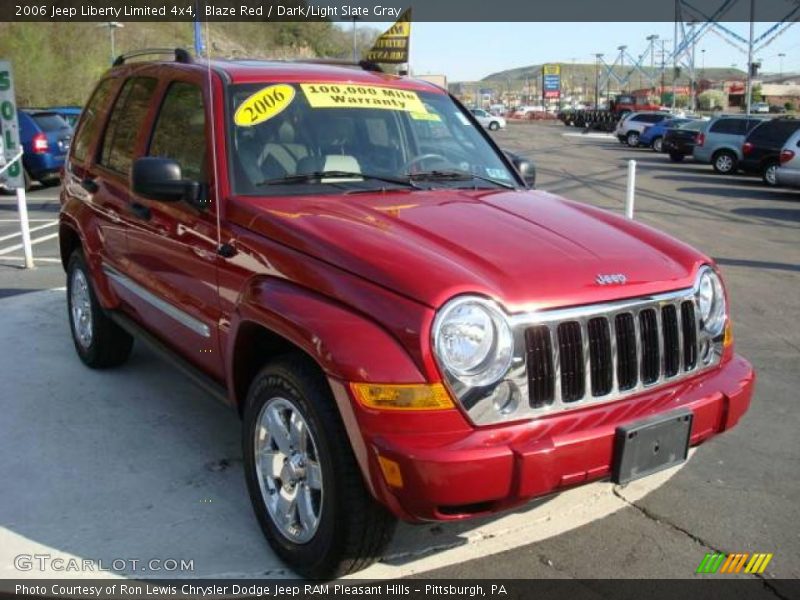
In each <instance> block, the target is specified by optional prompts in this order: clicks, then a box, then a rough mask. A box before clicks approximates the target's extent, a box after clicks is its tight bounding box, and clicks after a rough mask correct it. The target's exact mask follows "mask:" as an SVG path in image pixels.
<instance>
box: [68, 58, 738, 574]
mask: <svg viewBox="0 0 800 600" xmlns="http://www.w3.org/2000/svg"><path fill="white" fill-rule="evenodd" d="M135 54H136V55H143V54H144V52H139V53H135ZM131 58H133V55H126V56H122V57H120V58H119V59H118V60H117V62H116V63H115V66H114V67H113V68H112V69H111V70H110V71H109V72H108V73H107V74H106V75H105V76H104V77H103V78H102V80H101V81H100V82H99V84H98V85H97V88H96V90H95V91H94V93H93V95H92V96H91V99H90V100H89V102H88V104H87V106H86V109H85V110H84V111H83V113H82V116H81V119H80V123H79V125H78V128H77V134H76V136H75V139H74V143H73V144H72V148H71V150H70V154H69V158H68V162H67V165H66V167H65V172H64V180H63V188H62V192H61V203H62V207H61V214H60V246H61V256H62V260H63V264H64V268H65V269H66V272H67V300H68V309H69V319H70V324H71V330H72V335H73V338H74V342H75V348H76V350H77V353H78V355H79V356H80V358H81V360H82V361H83V362H84V363H86V365H88V366H89V367H92V368H105V367H113V366H117V365H120V364H122V363H123V362H124V361H125V360H126V358H127V357H128V355H129V353H130V351H131V347H132V344H133V339H134V337H136V338H139V339H140V340H143V341H145V342H147V343H148V344H149V345H151V346H152V347H153V348H155V349H156V350H159V351H161V353H162V354H164V355H165V356H166V357H168V358H170V359H171V360H172V361H173V362H174V364H175V365H176V366H177V367H178V368H180V369H181V370H182V371H184V372H185V373H187V374H188V375H190V376H191V377H192V378H193V379H194V380H195V381H196V382H198V383H200V384H202V385H203V386H204V387H205V388H206V389H208V390H210V391H211V392H212V393H214V394H216V395H217V396H219V397H221V398H222V399H224V400H225V401H226V402H227V403H229V404H230V405H231V406H233V407H235V409H236V410H238V411H239V412H240V414H241V415H242V419H243V453H244V466H245V475H246V478H247V483H248V487H249V491H250V496H251V499H252V503H253V507H254V509H255V513H256V515H257V517H258V520H259V522H260V524H261V527H262V528H263V530H264V533H265V535H266V537H267V538H268V540H269V542H270V544H271V545H272V546H273V548H274V549H275V551H276V552H277V553H278V555H279V556H280V557H281V558H282V559H283V560H285V561H286V562H287V563H288V564H289V565H291V566H292V567H293V568H294V569H295V570H297V571H298V572H299V573H301V574H304V575H307V576H310V577H315V578H330V577H335V576H338V575H342V574H344V573H348V572H353V571H356V570H358V569H362V568H364V567H365V566H367V565H369V564H370V563H371V562H373V561H374V560H376V559H378V558H380V556H381V552H382V551H383V549H384V548H385V546H386V544H387V543H388V541H389V539H390V537H391V534H392V531H393V527H394V524H395V520H396V518H401V519H404V520H407V521H418V522H419V521H430V520H453V519H464V518H467V517H472V516H475V515H485V514H487V513H492V512H495V511H499V510H502V509H506V508H508V507H511V506H514V505H518V504H521V503H524V502H526V501H528V500H529V499H531V498H534V497H537V496H542V495H546V494H552V493H554V492H557V491H559V490H562V489H565V488H567V487H570V486H574V485H578V484H581V483H585V482H588V481H593V480H597V479H611V480H612V481H615V482H618V483H625V482H627V481H630V480H633V479H636V478H638V477H643V476H646V475H648V474H650V473H653V472H655V471H658V470H660V469H663V468H666V467H669V466H672V465H676V464H678V463H680V462H682V461H683V460H685V458H686V456H687V452H688V448H689V446H694V445H697V444H700V443H701V442H703V441H705V440H707V439H709V438H710V437H712V436H714V435H716V434H718V433H720V432H722V431H725V430H727V429H729V428H731V427H732V426H734V425H735V424H736V423H737V421H739V419H740V418H741V416H742V415H743V414H744V412H745V411H746V410H747V408H748V405H749V403H750V398H751V395H752V391H753V383H754V373H753V370H752V368H751V366H750V364H748V362H747V361H746V360H745V359H743V358H741V357H740V356H738V355H736V354H735V353H734V349H733V337H732V330H731V323H730V317H729V314H728V301H727V298H726V293H725V288H724V286H723V283H722V280H721V278H720V275H719V273H718V271H717V269H716V267H715V266H714V264H713V261H711V259H709V258H708V257H707V256H704V255H703V254H701V253H700V252H698V251H696V250H694V249H693V248H691V247H689V246H687V245H686V244H683V243H681V242H679V241H677V240H675V239H672V238H671V237H669V236H667V235H664V234H662V233H660V232H658V231H655V230H653V229H651V228H649V227H646V226H644V225H642V224H640V223H636V222H634V221H630V220H626V219H624V218H621V217H619V216H616V215H613V214H611V213H609V212H607V211H605V210H600V209H598V208H594V207H592V206H588V205H586V204H581V203H578V202H571V201H569V200H565V199H563V198H559V197H556V196H554V195H552V194H548V193H545V192H536V191H533V190H532V189H531V186H530V181H531V179H532V176H533V165H532V164H531V163H529V162H527V161H525V160H523V159H521V158H520V157H517V156H515V155H512V154H509V153H504V152H502V151H501V150H500V149H499V148H498V147H497V146H496V144H495V143H494V141H493V140H492V138H491V137H490V136H489V134H488V133H487V132H485V131H484V130H483V129H482V128H481V127H480V125H479V124H478V123H477V122H476V121H475V119H474V118H473V117H472V115H471V114H470V112H469V111H468V110H466V109H465V108H464V107H463V106H461V104H459V103H458V101H457V100H455V99H454V98H453V97H451V96H450V95H448V94H447V93H446V92H445V91H444V90H442V89H440V88H438V87H436V86H434V85H432V84H429V83H426V82H424V81H415V80H413V79H408V78H401V77H397V76H394V75H390V74H385V73H383V72H380V70H379V69H378V68H376V67H375V66H374V65H370V64H367V63H362V64H361V65H351V66H344V65H333V64H318V63H310V62H305V63H292V62H270V61H255V60H239V61H230V62H228V61H212V62H210V63H209V62H206V61H203V62H196V61H195V60H193V59H192V58H191V57H190V56H189V55H188V54H187V53H186V52H185V51H182V50H176V51H175V56H174V59H173V58H170V59H169V60H163V61H161V60H159V61H132V60H131Z"/></svg>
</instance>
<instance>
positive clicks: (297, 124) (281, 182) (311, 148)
mask: <svg viewBox="0 0 800 600" xmlns="http://www.w3.org/2000/svg"><path fill="white" fill-rule="evenodd" d="M229 93H230V98H229V106H230V108H231V110H230V114H229V115H228V130H229V136H230V137H229V139H230V145H231V147H232V148H233V152H232V157H231V161H232V165H231V167H232V169H231V170H232V172H233V184H234V191H235V192H236V193H238V194H245V195H259V196H264V195H287V194H311V193H313V194H319V193H329V194H335V193H346V192H352V191H358V190H375V189H381V188H387V187H392V188H393V187H397V186H401V187H409V188H417V189H430V188H453V187H457V188H461V187H470V188H475V187H479V188H499V187H515V186H517V185H518V181H517V179H515V177H514V175H512V173H511V172H510V171H509V169H508V168H507V167H506V164H505V162H504V161H503V159H502V158H501V157H500V156H498V154H497V152H496V151H495V150H494V148H492V146H491V145H490V144H489V142H487V140H486V138H485V137H484V135H485V134H484V133H483V132H482V131H481V130H480V129H478V128H477V127H475V126H473V125H472V123H471V121H470V120H469V119H468V118H467V117H466V116H465V114H464V113H463V112H462V111H461V110H460V109H459V108H458V106H457V105H455V104H454V103H453V102H452V100H451V99H450V98H449V96H446V95H444V94H439V93H432V92H418V91H412V90H406V89H398V88H389V87H376V86H363V85H351V84H347V83H330V84H326V83H308V84H307V83H300V84H285V83H278V84H265V83H261V84H248V85H237V86H232V87H231V89H230V92H229Z"/></svg>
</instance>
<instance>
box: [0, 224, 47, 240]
mask: <svg viewBox="0 0 800 600" xmlns="http://www.w3.org/2000/svg"><path fill="white" fill-rule="evenodd" d="M54 225H58V219H55V220H50V221H48V222H47V224H46V225H39V226H38V227H31V233H33V232H34V231H39V230H41V229H47V228H48V227H53V226H54ZM18 235H22V232H21V231H18V232H17V233H10V234H8V235H4V236H3V237H0V242H5V241H6V240H10V239H11V238H15V237H17V236H18Z"/></svg>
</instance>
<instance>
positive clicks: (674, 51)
mask: <svg viewBox="0 0 800 600" xmlns="http://www.w3.org/2000/svg"><path fill="white" fill-rule="evenodd" d="M679 1H680V0H675V32H674V33H675V35H673V38H674V39H673V40H672V113H673V114H674V113H675V93H676V88H675V85H676V83H677V79H678V15H679V14H680V6H679V4H678V2H679Z"/></svg>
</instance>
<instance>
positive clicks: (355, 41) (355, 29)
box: [353, 17, 358, 63]
mask: <svg viewBox="0 0 800 600" xmlns="http://www.w3.org/2000/svg"><path fill="white" fill-rule="evenodd" d="M357 20H358V17H353V62H354V63H357V62H358V27H357V26H356V21H357Z"/></svg>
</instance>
